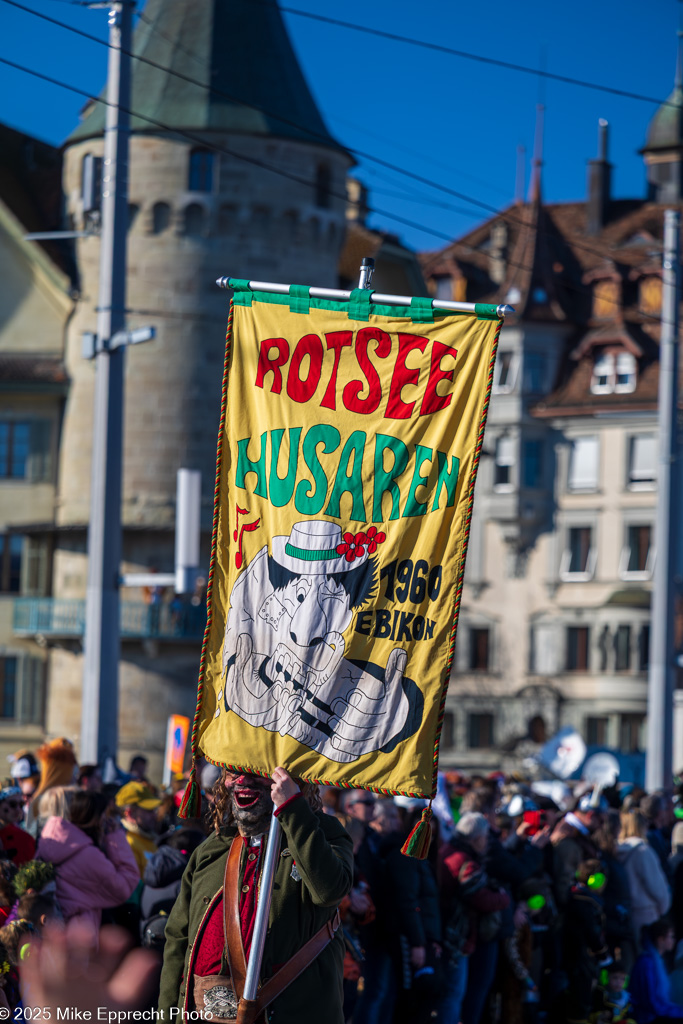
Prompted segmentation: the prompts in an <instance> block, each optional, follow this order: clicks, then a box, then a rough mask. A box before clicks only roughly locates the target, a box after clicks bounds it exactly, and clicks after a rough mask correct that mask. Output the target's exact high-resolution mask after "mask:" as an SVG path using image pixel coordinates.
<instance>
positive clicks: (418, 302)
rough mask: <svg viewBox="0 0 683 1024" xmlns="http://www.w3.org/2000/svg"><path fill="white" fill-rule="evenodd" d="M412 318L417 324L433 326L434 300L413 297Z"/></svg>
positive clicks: (410, 311)
mask: <svg viewBox="0 0 683 1024" xmlns="http://www.w3.org/2000/svg"><path fill="white" fill-rule="evenodd" d="M409 313H410V317H411V319H412V321H413V323H415V324H433V323H434V310H433V309H432V300H431V299H426V298H420V297H419V296H413V298H412V299H411V300H410V306H409Z"/></svg>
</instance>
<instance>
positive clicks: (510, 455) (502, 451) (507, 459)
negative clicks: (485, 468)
mask: <svg viewBox="0 0 683 1024" xmlns="http://www.w3.org/2000/svg"><path fill="white" fill-rule="evenodd" d="M515 448H516V441H515V438H514V437H499V438H498V440H497V442H496V465H498V466H514V464H515V462H516V461H517V460H516V458H515Z"/></svg>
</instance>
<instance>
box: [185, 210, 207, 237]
mask: <svg viewBox="0 0 683 1024" xmlns="http://www.w3.org/2000/svg"><path fill="white" fill-rule="evenodd" d="M185 234H186V235H203V234H204V209H203V207H201V206H200V205H199V203H190V205H189V206H188V207H186V208H185Z"/></svg>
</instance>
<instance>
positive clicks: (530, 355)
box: [524, 352, 546, 395]
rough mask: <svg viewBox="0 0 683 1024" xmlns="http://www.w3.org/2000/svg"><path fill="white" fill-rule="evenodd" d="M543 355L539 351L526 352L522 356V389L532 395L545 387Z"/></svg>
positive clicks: (544, 361)
mask: <svg viewBox="0 0 683 1024" xmlns="http://www.w3.org/2000/svg"><path fill="white" fill-rule="evenodd" d="M545 366H546V360H545V356H543V355H541V353H540V352H527V353H526V355H525V356H524V390H525V391H526V392H527V393H530V394H532V395H537V394H540V393H541V392H542V391H543V390H544V388H545Z"/></svg>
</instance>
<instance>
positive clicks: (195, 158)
mask: <svg viewBox="0 0 683 1024" xmlns="http://www.w3.org/2000/svg"><path fill="white" fill-rule="evenodd" d="M213 168H214V154H213V153H212V152H211V151H210V150H208V149H193V150H192V151H191V152H190V175H189V181H188V186H187V187H188V189H189V190H190V192H213Z"/></svg>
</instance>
